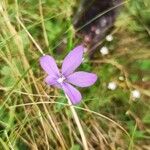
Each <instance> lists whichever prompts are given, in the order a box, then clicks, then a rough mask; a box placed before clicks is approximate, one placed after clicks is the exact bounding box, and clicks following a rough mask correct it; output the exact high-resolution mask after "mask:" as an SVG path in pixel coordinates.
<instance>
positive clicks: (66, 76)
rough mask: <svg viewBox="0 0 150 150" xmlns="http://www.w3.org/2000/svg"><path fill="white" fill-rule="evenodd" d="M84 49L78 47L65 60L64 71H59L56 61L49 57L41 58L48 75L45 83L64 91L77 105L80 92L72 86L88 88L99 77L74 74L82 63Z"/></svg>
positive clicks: (80, 73)
mask: <svg viewBox="0 0 150 150" xmlns="http://www.w3.org/2000/svg"><path fill="white" fill-rule="evenodd" d="M83 51H84V47H83V46H82V45H81V46H77V47H76V48H74V49H73V50H72V51H71V52H70V53H69V54H68V55H67V56H66V57H65V59H64V61H63V63H62V69H61V70H60V71H59V69H58V67H57V65H56V62H55V60H54V59H53V57H51V56H49V55H45V56H43V57H41V58H40V65H41V67H42V68H43V69H44V70H45V72H46V73H47V74H48V76H47V77H46V78H45V82H46V83H47V84H48V85H53V86H55V87H58V88H61V89H63V91H64V92H65V94H66V95H67V96H68V97H69V98H70V100H71V102H72V104H77V103H79V102H80V101H81V99H82V96H81V94H80V92H79V91H78V90H77V89H76V88H74V87H73V86H72V85H75V86H78V87H88V86H91V85H93V84H94V83H95V82H96V80H97V76H96V75H95V74H93V73H88V72H83V71H78V72H74V71H75V70H76V68H77V67H79V65H80V64H81V63H82V58H83Z"/></svg>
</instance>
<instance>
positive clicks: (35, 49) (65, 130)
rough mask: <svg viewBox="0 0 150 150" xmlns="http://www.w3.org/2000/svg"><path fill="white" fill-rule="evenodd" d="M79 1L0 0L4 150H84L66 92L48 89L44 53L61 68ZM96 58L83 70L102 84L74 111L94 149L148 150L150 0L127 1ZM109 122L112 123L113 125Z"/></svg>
mask: <svg viewBox="0 0 150 150" xmlns="http://www.w3.org/2000/svg"><path fill="white" fill-rule="evenodd" d="M77 7H78V1H77V0H56V1H55V0H1V1H0V150H4V149H6V150H8V149H12V150H37V149H38V150H45V149H50V150H54V149H57V150H63V149H66V150H80V149H83V147H82V142H81V137H80V134H79V132H78V128H77V126H76V123H75V122H74V120H73V117H72V113H71V111H70V109H69V107H68V105H67V100H66V98H65V96H64V94H63V92H62V91H60V90H58V89H55V88H53V87H49V86H47V85H46V84H45V83H44V81H43V79H44V77H45V74H44V72H43V71H42V69H41V68H40V66H39V58H40V57H41V53H40V50H42V51H43V52H44V53H46V54H50V55H52V56H54V57H55V58H56V59H57V60H58V63H59V64H60V62H61V60H62V59H63V58H64V57H65V55H66V54H67V53H68V52H69V51H70V50H71V49H72V48H73V47H74V46H76V45H77V44H79V43H80V42H82V41H81V40H80V39H78V38H76V37H75V30H74V29H73V24H72V18H73V16H74V11H73V10H74V9H76V8H77ZM110 34H111V35H112V36H113V40H112V41H108V40H107V39H104V40H103V41H102V46H105V47H107V48H108V50H109V53H108V54H107V55H104V56H103V55H102V54H101V53H100V52H99V50H98V51H97V53H96V58H95V59H94V60H93V59H92V60H91V59H89V58H88V57H86V58H85V61H84V62H83V64H82V65H81V67H80V69H82V70H85V71H90V72H94V73H96V74H97V75H98V77H99V79H98V81H97V82H96V84H95V85H94V86H92V87H90V88H86V89H80V91H81V93H82V95H83V100H82V102H81V103H80V104H79V105H77V106H76V107H75V110H76V111H77V114H78V117H79V119H80V122H81V124H82V127H83V130H84V133H85V136H86V138H87V142H88V147H89V149H90V150H107V149H112V150H126V149H129V150H131V149H133V150H149V148H150V142H149V141H150V109H149V104H150V101H149V100H150V99H149V97H150V91H149V88H150V81H149V79H150V71H149V70H150V52H149V51H150V1H149V0H129V1H125V4H124V6H123V8H122V10H121V12H120V14H119V16H118V18H117V20H116V22H115V25H114V28H113V30H112V31H111V33H110ZM110 119H111V120H110Z"/></svg>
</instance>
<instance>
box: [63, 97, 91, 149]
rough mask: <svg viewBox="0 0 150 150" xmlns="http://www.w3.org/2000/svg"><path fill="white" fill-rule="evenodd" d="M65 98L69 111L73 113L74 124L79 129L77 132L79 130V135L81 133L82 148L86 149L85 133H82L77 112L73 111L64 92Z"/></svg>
mask: <svg viewBox="0 0 150 150" xmlns="http://www.w3.org/2000/svg"><path fill="white" fill-rule="evenodd" d="M65 96H66V98H67V100H68V103H69V105H70V109H71V112H72V114H73V117H74V120H75V122H76V125H77V127H78V129H79V132H80V135H81V138H82V142H83V147H84V150H88V145H87V140H86V137H85V134H84V131H83V128H82V126H81V123H80V120H79V117H78V115H77V112H76V111H75V109H74V106H73V105H72V103H71V101H70V99H69V97H68V96H67V95H66V94H65Z"/></svg>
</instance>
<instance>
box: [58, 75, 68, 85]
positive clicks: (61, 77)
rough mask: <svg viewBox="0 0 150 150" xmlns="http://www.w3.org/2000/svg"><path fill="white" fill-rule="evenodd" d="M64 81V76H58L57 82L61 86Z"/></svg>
mask: <svg viewBox="0 0 150 150" xmlns="http://www.w3.org/2000/svg"><path fill="white" fill-rule="evenodd" d="M65 79H66V78H65V77H64V76H60V77H59V78H58V79H57V82H58V83H60V84H61V83H63V82H64V80H65Z"/></svg>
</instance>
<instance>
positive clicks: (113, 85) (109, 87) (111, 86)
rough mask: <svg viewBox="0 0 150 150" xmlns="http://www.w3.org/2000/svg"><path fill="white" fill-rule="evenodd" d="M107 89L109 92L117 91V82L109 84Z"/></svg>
mask: <svg viewBox="0 0 150 150" xmlns="http://www.w3.org/2000/svg"><path fill="white" fill-rule="evenodd" d="M107 88H108V89H109V90H115V89H116V88H117V84H116V83H115V82H109V83H108V86H107Z"/></svg>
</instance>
